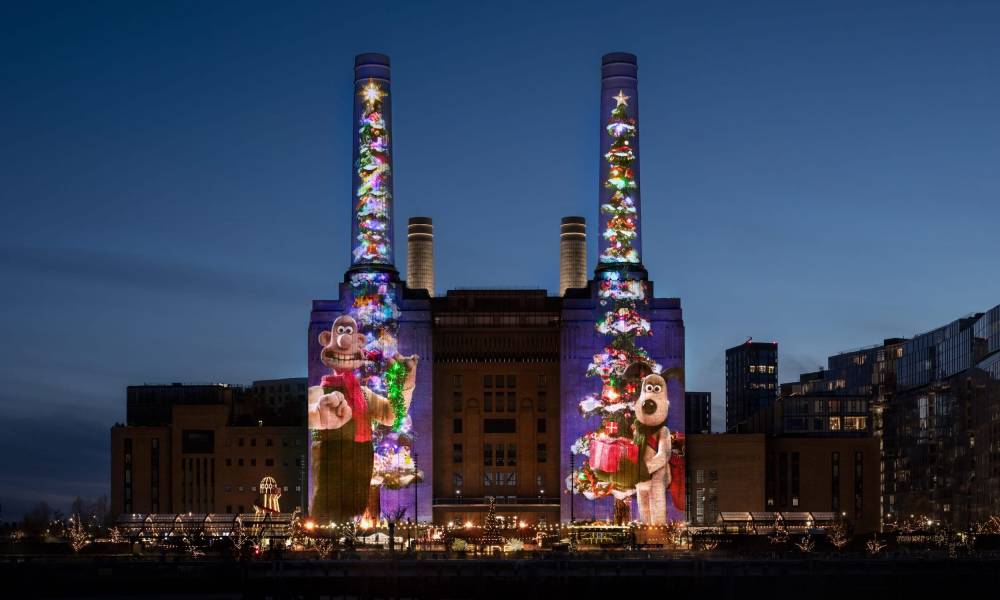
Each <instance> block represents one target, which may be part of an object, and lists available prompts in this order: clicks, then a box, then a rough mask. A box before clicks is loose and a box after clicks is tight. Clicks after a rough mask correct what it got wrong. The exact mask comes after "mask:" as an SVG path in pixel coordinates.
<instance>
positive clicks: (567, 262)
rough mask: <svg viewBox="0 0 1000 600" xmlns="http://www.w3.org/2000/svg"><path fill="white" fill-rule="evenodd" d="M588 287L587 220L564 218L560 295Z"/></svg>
mask: <svg viewBox="0 0 1000 600" xmlns="http://www.w3.org/2000/svg"><path fill="white" fill-rule="evenodd" d="M586 286H587V220H586V219H584V218H583V217H563V218H562V225H560V227H559V295H560V296H562V295H564V294H565V293H566V288H582V287H586Z"/></svg>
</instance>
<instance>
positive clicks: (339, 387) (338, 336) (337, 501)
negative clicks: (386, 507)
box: [309, 315, 419, 523]
mask: <svg viewBox="0 0 1000 600" xmlns="http://www.w3.org/2000/svg"><path fill="white" fill-rule="evenodd" d="M319 343H320V345H321V346H322V347H323V349H322V351H321V352H320V360H322V362H323V364H324V365H326V366H327V367H329V369H330V374H329V375H324V376H323V379H322V381H321V382H320V385H317V386H312V387H310V388H309V429H310V430H311V437H312V450H311V451H312V462H311V465H310V474H309V475H310V491H311V494H312V497H311V499H310V503H309V506H310V515H311V516H312V517H313V518H314V519H316V520H317V521H320V522H328V521H336V522H338V523H339V522H343V521H346V520H348V519H352V518H354V517H356V516H360V515H362V514H363V513H364V511H365V505H366V503H367V500H368V487H369V484H370V482H371V478H372V466H373V463H374V450H373V448H372V421H375V422H376V423H380V424H382V425H386V426H391V425H392V424H393V421H394V420H395V418H396V413H395V410H394V409H393V404H392V402H391V401H390V400H389V399H388V398H385V397H383V396H381V395H379V394H377V393H375V392H373V391H372V390H370V389H368V387H367V386H364V385H361V382H359V381H358V378H357V375H356V370H357V369H359V368H360V367H362V366H363V365H364V364H365V360H366V359H365V353H364V344H365V336H364V335H363V334H361V333H359V332H358V325H357V323H356V322H355V320H354V319H353V318H352V317H350V316H348V315H341V316H340V317H337V319H336V320H335V321H334V322H333V325H332V327H331V328H330V330H329V331H324V332H323V333H321V334H320V335H319ZM418 360H419V357H418V356H416V355H413V356H409V357H404V356H400V355H396V356H394V357H392V358H391V359H390V360H389V364H387V365H386V367H387V368H388V367H390V366H392V364H393V363H394V362H399V363H402V364H403V366H404V367H405V368H406V378H405V380H404V381H403V386H402V387H403V393H402V395H403V406H404V407H405V408H404V409H403V411H404V413H405V412H406V411H408V410H409V407H410V401H411V400H412V398H413V388H414V386H415V385H416V373H417V361H418Z"/></svg>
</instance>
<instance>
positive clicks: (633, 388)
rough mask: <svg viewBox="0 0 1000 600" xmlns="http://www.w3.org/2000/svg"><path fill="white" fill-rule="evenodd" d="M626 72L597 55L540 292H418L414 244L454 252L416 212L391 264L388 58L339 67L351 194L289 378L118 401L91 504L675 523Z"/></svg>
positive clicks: (672, 436) (664, 339) (674, 401)
mask: <svg viewBox="0 0 1000 600" xmlns="http://www.w3.org/2000/svg"><path fill="white" fill-rule="evenodd" d="M637 75H638V68H637V61H636V57H635V56H633V55H631V54H625V53H612V54H607V55H605V56H604V57H603V59H602V62H601V65H600V96H599V102H600V118H601V122H600V136H599V139H600V144H599V146H596V145H595V146H596V147H595V148H594V151H595V153H596V154H597V156H598V158H599V161H600V165H601V168H600V171H599V178H598V181H596V182H595V183H596V187H595V194H594V207H595V209H596V211H595V213H594V214H593V215H589V216H586V217H585V216H567V217H565V218H563V219H562V222H561V223H553V224H552V235H553V241H554V240H555V236H556V235H559V248H560V252H559V257H558V260H559V261H560V279H559V293H558V295H552V294H550V293H549V292H548V291H546V290H543V289H538V290H507V289H461V290H448V291H446V292H443V293H435V290H434V254H435V252H437V251H444V252H459V251H461V249H460V248H444V249H443V250H442V249H439V248H435V245H434V225H433V215H428V216H425V217H415V218H411V219H410V220H409V222H408V223H407V230H406V238H405V240H406V243H407V245H408V248H407V261H406V265H397V264H396V261H395V255H396V253H395V249H396V243H397V241H399V242H402V239H401V238H402V236H399V237H400V239H397V237H396V236H395V222H394V211H393V192H394V190H393V166H394V165H393V150H392V141H393V136H392V132H393V117H392V99H393V96H392V80H391V75H390V64H389V58H388V57H387V56H384V55H381V54H362V55H359V56H357V57H356V59H355V66H354V91H355V96H354V98H355V101H354V112H353V115H352V116H351V118H352V123H353V127H352V131H353V159H354V160H353V163H352V165H350V168H351V173H352V179H353V181H352V188H351V194H350V197H349V198H347V197H345V198H344V199H343V201H342V202H341V201H338V202H335V203H331V204H330V206H329V210H330V214H331V215H341V214H343V213H341V211H348V210H349V211H350V212H351V228H352V229H351V235H350V240H351V244H350V248H349V249H348V248H345V253H344V257H343V259H344V262H343V264H344V265H345V267H346V270H345V272H344V273H343V274H342V275H341V273H332V272H331V273H330V274H329V276H330V292H331V297H330V298H329V299H319V300H314V301H313V304H312V311H311V313H310V315H309V321H308V331H307V332H306V334H305V336H304V339H303V343H305V344H307V346H308V365H307V375H308V376H307V378H306V379H285V380H268V381H258V382H254V384H253V385H252V386H250V387H248V388H243V387H238V386H227V385H221V384H218V385H209V386H182V385H179V384H174V385H165V386H148V385H147V386H133V387H131V388H129V390H128V406H127V417H126V423H124V424H122V425H119V426H116V427H114V428H113V429H112V511H113V512H115V513H117V514H130V513H135V514H149V513H175V514H181V513H189V512H190V513H195V514H206V515H207V514H211V513H220V514H230V515H232V514H239V513H244V512H250V511H254V510H256V511H257V512H258V513H260V512H261V511H264V512H266V511H274V512H284V513H288V512H291V511H293V510H295V509H299V510H300V511H301V513H302V514H308V515H309V517H310V518H311V519H313V520H314V521H315V522H317V523H321V524H322V523H342V522H345V521H349V520H352V519H361V518H365V517H368V518H376V519H377V518H379V517H380V516H384V515H395V516H396V517H397V518H399V517H400V516H404V517H403V518H406V519H414V520H417V521H420V522H433V523H438V524H446V523H464V522H470V521H471V522H475V523H480V522H482V521H483V519H484V517H485V515H486V514H487V513H488V512H491V513H492V512H494V511H495V515H496V517H497V518H499V519H502V520H510V522H524V523H529V524H554V523H558V522H567V521H571V520H573V521H610V522H632V521H638V522H641V523H646V524H650V525H662V524H665V523H667V522H669V521H675V520H681V521H683V520H685V519H686V511H687V504H688V494H687V492H686V490H685V481H686V475H685V436H684V423H685V415H684V410H685V402H684V371H683V368H684V322H683V318H682V313H681V303H680V300H679V299H677V298H670V297H657V295H656V291H657V290H656V289H655V287H654V283H653V282H652V281H650V280H649V278H648V275H647V271H646V268H645V266H644V264H643V255H642V219H641V216H642V204H641V200H640V199H641V197H642V191H643V189H642V186H641V179H640V162H641V161H640V145H639V140H640V130H641V125H640V121H639V92H638V79H637ZM346 117H347V116H346V115H345V118H346ZM344 168H345V169H346V168H348V165H344ZM345 196H346V195H345ZM588 234H590V235H596V236H597V237H598V240H599V242H598V254H599V255H598V256H597V259H596V268H595V269H594V271H593V272H589V271H588V270H587V251H586V247H587V235H588ZM553 260H556V257H555V256H553ZM335 282H337V284H338V285H337V288H336V289H334V283H335Z"/></svg>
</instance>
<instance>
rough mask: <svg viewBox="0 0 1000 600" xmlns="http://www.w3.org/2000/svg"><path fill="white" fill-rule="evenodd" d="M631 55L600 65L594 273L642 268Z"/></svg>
mask: <svg viewBox="0 0 1000 600" xmlns="http://www.w3.org/2000/svg"><path fill="white" fill-rule="evenodd" d="M637 77H638V66H637V64H636V57H635V55H634V54H628V53H624V52H613V53H611V54H605V55H604V58H603V59H602V61H601V145H600V152H601V158H600V160H601V169H600V227H599V229H600V233H601V237H600V241H599V246H598V247H599V252H598V259H597V260H598V265H597V270H598V271H599V272H600V271H605V270H609V269H615V270H620V271H626V272H627V271H637V272H640V273H641V274H642V276H643V277H645V269H644V268H643V266H642V238H641V235H640V227H639V221H640V216H641V210H640V202H639V91H638V79H637Z"/></svg>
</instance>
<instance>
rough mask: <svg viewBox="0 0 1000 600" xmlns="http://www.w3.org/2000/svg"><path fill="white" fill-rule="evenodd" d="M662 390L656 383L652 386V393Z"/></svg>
mask: <svg viewBox="0 0 1000 600" xmlns="http://www.w3.org/2000/svg"><path fill="white" fill-rule="evenodd" d="M662 391H663V388H662V387H661V386H658V385H654V386H653V392H654V393H656V394H659V393H660V392H662Z"/></svg>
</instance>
